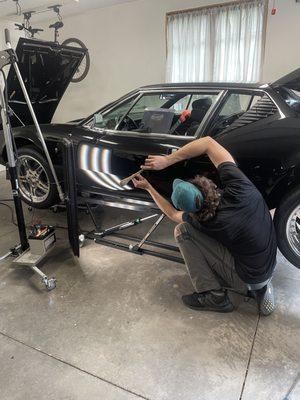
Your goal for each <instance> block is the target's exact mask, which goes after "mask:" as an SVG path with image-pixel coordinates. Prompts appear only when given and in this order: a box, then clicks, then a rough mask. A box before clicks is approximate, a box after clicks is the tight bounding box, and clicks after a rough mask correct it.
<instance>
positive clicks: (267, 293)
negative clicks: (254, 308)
mask: <svg viewBox="0 0 300 400" xmlns="http://www.w3.org/2000/svg"><path fill="white" fill-rule="evenodd" d="M254 296H255V299H256V301H257V304H258V309H259V312H260V313H261V314H262V315H265V316H267V315H270V314H272V312H273V311H274V310H275V299H274V289H273V285H272V283H271V282H269V283H268V284H267V285H266V286H264V287H263V288H262V289H260V290H256V291H255V292H254Z"/></svg>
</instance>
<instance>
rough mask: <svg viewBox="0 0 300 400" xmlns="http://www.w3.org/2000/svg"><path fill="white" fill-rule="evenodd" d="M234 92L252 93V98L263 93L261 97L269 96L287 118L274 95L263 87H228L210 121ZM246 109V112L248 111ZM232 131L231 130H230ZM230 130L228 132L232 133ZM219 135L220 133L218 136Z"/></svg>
mask: <svg viewBox="0 0 300 400" xmlns="http://www.w3.org/2000/svg"><path fill="white" fill-rule="evenodd" d="M232 93H237V94H248V95H249V94H251V95H252V98H253V97H254V96H256V95H258V94H261V97H263V96H268V98H269V99H270V100H271V101H272V103H273V104H274V105H275V107H276V108H277V111H278V112H279V114H280V115H281V116H282V117H283V118H285V115H284V113H283V112H282V110H281V109H280V106H279V105H278V103H277V102H276V101H275V100H274V99H273V98H272V95H271V94H270V93H269V92H268V91H267V90H264V89H263V88H255V89H252V88H249V89H247V88H243V89H238V88H233V89H228V90H226V94H225V96H224V98H223V99H222V101H221V102H220V104H219V106H218V107H217V109H216V111H215V114H214V115H213V116H212V118H211V120H210V122H211V121H212V119H213V118H214V117H215V115H216V114H217V113H218V112H219V111H220V110H221V108H222V107H223V105H224V104H225V102H226V101H227V99H228V98H229V96H230V95H231V94H232ZM247 111H248V110H247ZM247 111H245V112H247ZM230 132H231V131H230ZM230 132H228V133H230ZM220 135H222V132H220ZM206 136H210V135H206ZM216 137H218V135H217V136H216Z"/></svg>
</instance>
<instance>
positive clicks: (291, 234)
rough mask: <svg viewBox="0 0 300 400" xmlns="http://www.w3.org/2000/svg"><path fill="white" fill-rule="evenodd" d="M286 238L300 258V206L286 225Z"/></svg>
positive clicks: (292, 213)
mask: <svg viewBox="0 0 300 400" xmlns="http://www.w3.org/2000/svg"><path fill="white" fill-rule="evenodd" d="M286 236H287V239H288V242H289V245H290V246H291V248H292V250H293V252H294V253H295V254H296V255H297V256H298V257H300V205H298V206H297V207H296V208H295V209H294V210H293V211H292V212H291V215H290V216H289V219H288V221H287V224H286Z"/></svg>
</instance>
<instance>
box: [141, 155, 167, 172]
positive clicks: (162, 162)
mask: <svg viewBox="0 0 300 400" xmlns="http://www.w3.org/2000/svg"><path fill="white" fill-rule="evenodd" d="M168 166H169V160H168V157H167V156H148V158H146V160H145V164H144V165H141V168H142V169H145V170H146V169H152V170H156V171H160V170H161V169H164V168H167V167H168Z"/></svg>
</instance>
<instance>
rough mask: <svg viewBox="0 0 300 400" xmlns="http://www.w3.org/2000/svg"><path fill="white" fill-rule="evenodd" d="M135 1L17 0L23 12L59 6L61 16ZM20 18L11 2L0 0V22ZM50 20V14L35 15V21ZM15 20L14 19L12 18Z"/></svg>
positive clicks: (9, 0)
mask: <svg viewBox="0 0 300 400" xmlns="http://www.w3.org/2000/svg"><path fill="white" fill-rule="evenodd" d="M132 1H137V0H19V4H20V6H21V7H22V12H24V11H31V10H36V11H43V10H44V9H46V8H47V7H49V6H52V5H55V4H61V5H62V6H63V7H62V9H61V14H62V16H63V17H64V16H67V15H76V14H80V13H82V12H84V11H86V10H88V9H93V8H102V7H109V6H111V5H115V4H120V3H129V2H132ZM12 17H16V18H20V17H18V16H17V15H16V3H15V1H13V0H0V20H1V19H7V18H12ZM49 18H51V13H50V12H41V13H37V14H36V15H35V16H34V19H35V21H38V20H39V21H41V20H43V19H49ZM14 19H15V18H14Z"/></svg>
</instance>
